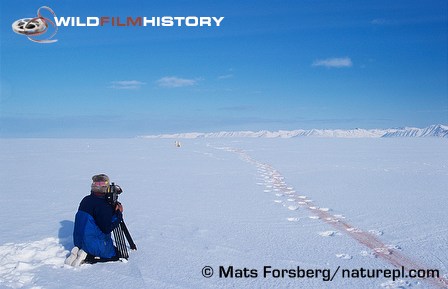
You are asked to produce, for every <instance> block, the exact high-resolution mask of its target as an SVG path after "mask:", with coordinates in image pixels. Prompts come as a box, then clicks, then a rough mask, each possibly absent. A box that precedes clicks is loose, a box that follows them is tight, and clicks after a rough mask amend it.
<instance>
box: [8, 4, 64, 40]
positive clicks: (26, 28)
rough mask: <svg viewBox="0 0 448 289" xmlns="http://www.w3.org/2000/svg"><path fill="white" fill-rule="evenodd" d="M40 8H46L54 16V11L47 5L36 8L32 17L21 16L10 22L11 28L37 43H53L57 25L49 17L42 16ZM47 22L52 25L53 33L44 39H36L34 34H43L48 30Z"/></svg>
mask: <svg viewBox="0 0 448 289" xmlns="http://www.w3.org/2000/svg"><path fill="white" fill-rule="evenodd" d="M42 10H46V11H48V12H49V13H51V14H52V15H53V17H56V14H55V13H54V11H53V10H52V9H51V8H50V7H47V6H42V7H40V8H39V9H37V16H36V17H34V18H23V19H19V20H17V21H15V22H14V23H13V24H12V30H13V31H14V32H15V33H17V34H20V35H25V36H26V37H28V39H29V40H30V41H33V42H37V43H54V42H56V41H57V40H56V39H52V38H53V37H54V36H55V35H56V33H57V32H58V26H57V25H56V24H55V23H54V22H53V21H51V20H50V19H48V18H46V17H44V16H42V12H41V11H42ZM49 24H50V25H51V26H53V27H54V30H53V33H52V34H51V35H50V36H49V37H47V38H45V39H36V36H40V35H43V34H45V33H47V32H48V27H49Z"/></svg>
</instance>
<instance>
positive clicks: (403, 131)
mask: <svg viewBox="0 0 448 289" xmlns="http://www.w3.org/2000/svg"><path fill="white" fill-rule="evenodd" d="M141 137H142V138H151V139H152V138H166V139H196V138H293V137H323V138H378V137H445V138H448V126H446V125H441V124H437V125H431V126H428V127H426V128H414V127H405V128H390V129H361V128H356V129H349V130H342V129H335V130H331V129H310V130H303V129H299V130H291V131H288V130H279V131H268V130H260V131H256V132H254V131H221V132H211V133H200V132H190V133H176V134H160V135H147V136H141Z"/></svg>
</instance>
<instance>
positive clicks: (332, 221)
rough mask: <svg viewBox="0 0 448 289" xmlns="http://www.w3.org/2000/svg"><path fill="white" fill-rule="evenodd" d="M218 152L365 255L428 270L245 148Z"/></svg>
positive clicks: (438, 281)
mask: <svg viewBox="0 0 448 289" xmlns="http://www.w3.org/2000/svg"><path fill="white" fill-rule="evenodd" d="M215 149H221V150H226V151H229V152H233V153H236V154H238V155H239V156H240V158H241V159H242V160H244V161H246V162H249V163H251V164H253V165H255V166H256V167H257V169H258V172H259V173H260V175H261V179H262V180H263V182H262V183H258V184H259V185H264V186H265V190H264V192H265V193H274V194H275V195H276V196H277V197H282V196H284V197H287V200H286V202H283V201H280V200H276V202H283V205H284V206H285V207H286V208H287V209H289V210H292V211H294V210H297V209H299V208H301V207H302V208H306V209H308V210H309V211H311V213H312V214H313V216H310V218H313V219H320V220H321V221H323V222H325V223H327V224H329V225H331V226H333V227H334V228H335V229H336V230H337V231H339V232H340V233H344V234H346V235H348V236H350V237H351V238H353V239H355V240H356V241H358V242H359V243H360V244H362V245H364V246H366V247H367V248H369V249H370V251H363V252H361V254H363V253H364V255H365V256H370V257H380V258H382V259H383V260H385V261H387V262H388V263H390V264H391V265H393V266H395V267H397V268H401V267H403V268H405V270H406V271H407V273H408V274H409V270H411V269H426V266H423V265H421V264H419V263H418V262H416V261H414V260H412V259H411V258H410V257H408V256H406V255H405V254H403V253H402V252H400V251H399V250H400V247H398V246H395V245H389V244H385V243H383V242H382V241H381V240H380V239H379V238H378V236H381V235H382V234H383V232H382V231H378V230H369V231H367V232H366V231H363V230H361V229H359V228H356V227H355V226H352V225H350V224H349V223H348V222H346V221H344V220H343V219H344V217H343V216H341V215H337V214H334V215H333V214H331V213H330V211H331V210H330V209H329V208H322V207H318V206H317V205H316V204H314V203H313V201H312V200H311V199H309V198H308V197H307V196H304V195H302V194H299V193H297V192H296V191H295V190H294V188H293V187H292V186H289V185H287V183H286V182H285V178H284V177H283V176H282V175H281V174H280V173H279V172H278V171H277V170H276V169H275V168H273V167H272V166H271V165H269V164H266V163H262V162H260V161H257V160H255V159H253V158H252V157H251V156H249V155H248V154H247V153H246V152H245V151H244V150H242V149H238V148H231V147H215ZM288 221H298V219H294V220H293V219H292V218H288ZM340 233H338V232H336V231H326V232H320V233H319V235H321V236H322V237H332V236H334V235H336V234H340ZM336 256H337V257H338V258H342V259H351V256H349V255H347V254H338V255H336ZM431 269H435V268H431ZM423 280H425V281H427V282H429V283H432V285H433V286H437V287H439V288H448V279H447V278H445V276H442V277H439V278H426V279H423ZM397 281H398V282H405V281H403V280H396V281H394V282H393V283H394V284H395V283H396V282H397ZM390 282H392V281H390ZM390 282H386V283H384V284H382V286H383V287H387V288H389V287H390V286H392V285H393V284H392V283H390ZM395 285H396V284H395Z"/></svg>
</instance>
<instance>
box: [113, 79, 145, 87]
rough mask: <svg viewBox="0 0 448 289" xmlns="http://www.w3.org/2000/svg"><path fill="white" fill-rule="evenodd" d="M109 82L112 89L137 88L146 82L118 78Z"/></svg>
mask: <svg viewBox="0 0 448 289" xmlns="http://www.w3.org/2000/svg"><path fill="white" fill-rule="evenodd" d="M111 84H112V85H111V86H110V87H111V88H114V89H139V88H141V87H142V86H143V85H145V84H146V83H145V82H142V81H138V80H119V81H112V82H111Z"/></svg>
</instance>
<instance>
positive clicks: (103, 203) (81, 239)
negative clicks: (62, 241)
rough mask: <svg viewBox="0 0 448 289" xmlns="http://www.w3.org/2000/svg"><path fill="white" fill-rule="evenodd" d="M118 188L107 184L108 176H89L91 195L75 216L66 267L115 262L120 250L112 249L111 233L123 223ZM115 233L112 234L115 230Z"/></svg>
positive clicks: (81, 204)
mask: <svg viewBox="0 0 448 289" xmlns="http://www.w3.org/2000/svg"><path fill="white" fill-rule="evenodd" d="M121 192H122V190H121V188H120V187H119V186H117V185H115V184H114V183H112V184H110V180H109V177H108V176H107V175H105V174H99V175H95V176H93V177H92V185H91V193H90V195H88V196H86V197H84V198H83V199H82V201H81V203H80V205H79V208H78V212H77V213H76V216H75V226H74V230H73V243H74V245H75V247H74V248H73V249H72V251H71V254H70V256H68V257H67V259H66V260H65V264H67V265H72V266H79V265H80V264H82V263H96V262H108V261H118V260H119V259H120V258H122V257H125V258H127V256H120V255H121V254H120V251H119V250H118V249H117V247H115V246H114V243H113V241H112V237H111V232H112V231H114V230H115V229H117V228H118V229H119V227H120V223H122V222H123V215H122V213H123V206H122V205H121V204H120V203H119V202H118V201H117V197H118V194H120V193H121ZM114 233H115V231H114Z"/></svg>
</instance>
